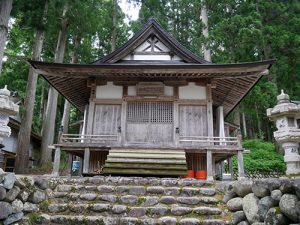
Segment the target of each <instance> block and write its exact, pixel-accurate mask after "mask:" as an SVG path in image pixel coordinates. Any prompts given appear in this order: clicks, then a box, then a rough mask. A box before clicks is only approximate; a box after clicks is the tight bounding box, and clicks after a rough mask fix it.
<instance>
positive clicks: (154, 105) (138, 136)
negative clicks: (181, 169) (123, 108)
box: [126, 101, 173, 147]
mask: <svg viewBox="0 0 300 225" xmlns="http://www.w3.org/2000/svg"><path fill="white" fill-rule="evenodd" d="M126 124H127V125H126V140H127V143H128V144H141V145H143V144H145V145H152V146H153V145H155V146H157V147H161V146H169V145H172V142H173V102H152V101H144V102H128V103H127V118H126Z"/></svg>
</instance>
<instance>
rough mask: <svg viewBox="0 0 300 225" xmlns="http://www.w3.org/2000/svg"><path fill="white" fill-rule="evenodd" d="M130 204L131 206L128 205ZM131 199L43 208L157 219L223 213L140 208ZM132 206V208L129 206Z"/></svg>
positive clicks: (53, 211)
mask: <svg viewBox="0 0 300 225" xmlns="http://www.w3.org/2000/svg"><path fill="white" fill-rule="evenodd" d="M128 203H130V204H128ZM131 203H132V202H130V200H129V199H126V203H125V204H122V205H120V204H107V203H89V204H87V203H74V204H72V203H51V204H49V205H48V206H47V208H43V209H42V211H43V212H46V213H50V214H53V215H58V214H63V215H70V214H75V215H76V214H77V213H80V214H81V215H99V214H100V215H103V216H109V215H119V216H127V215H129V216H130V217H137V218H139V217H152V218H157V217H161V216H166V215H172V216H188V215H193V216H195V217H197V216H198V217H201V218H209V217H213V218H215V217H216V216H218V215H221V214H222V211H221V210H220V209H219V208H217V207H207V206H200V205H197V206H195V205H193V207H191V206H181V205H175V204H172V205H163V204H158V205H153V203H156V202H155V200H154V201H145V202H141V203H140V206H134V204H131ZM128 205H131V206H128Z"/></svg>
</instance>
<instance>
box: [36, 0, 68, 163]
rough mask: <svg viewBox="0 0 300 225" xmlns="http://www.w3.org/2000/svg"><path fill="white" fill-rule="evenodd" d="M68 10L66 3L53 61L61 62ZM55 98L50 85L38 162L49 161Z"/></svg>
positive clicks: (55, 93) (56, 95)
mask: <svg viewBox="0 0 300 225" xmlns="http://www.w3.org/2000/svg"><path fill="white" fill-rule="evenodd" d="M67 11H68V5H67V4H66V5H65V6H64V9H63V13H62V18H61V27H60V31H59V35H58V41H57V46H56V51H55V60H54V61H55V62H56V63H62V62H63V59H64V54H65V47H66V40H67V27H68V21H67V19H66V13H67ZM57 98H58V92H57V91H56V90H55V89H54V88H53V87H52V86H50V88H49V92H48V101H47V111H46V115H45V121H44V123H43V128H42V146H41V159H40V164H41V165H42V164H45V163H49V162H51V153H52V151H51V149H49V145H52V144H53V138H54V128H55V117H56V110H57Z"/></svg>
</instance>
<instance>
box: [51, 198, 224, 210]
mask: <svg viewBox="0 0 300 225" xmlns="http://www.w3.org/2000/svg"><path fill="white" fill-rule="evenodd" d="M49 203H51V204H50V206H51V207H52V206H56V205H62V207H65V206H68V207H69V206H72V205H74V204H77V205H78V204H83V205H87V204H88V205H92V204H104V205H110V208H112V205H113V204H120V205H126V206H128V207H133V206H139V207H152V206H153V207H154V206H155V207H156V206H163V207H169V208H170V207H173V206H174V205H180V206H184V207H186V206H187V207H190V208H197V207H200V206H201V207H202V206H204V207H206V206H210V207H212V208H214V209H215V206H216V205H217V204H218V203H219V201H218V200H217V199H216V198H213V197H177V198H176V197H173V196H162V197H157V196H145V197H144V196H143V197H139V198H138V197H137V196H134V195H124V196H122V197H119V196H115V195H98V196H97V195H93V194H82V195H76V194H70V195H69V196H63V197H58V198H57V199H51V200H50V201H49ZM206 208H207V207H206ZM201 209H202V208H201ZM49 210H50V209H49ZM50 211H52V210H50Z"/></svg>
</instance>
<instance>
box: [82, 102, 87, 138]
mask: <svg viewBox="0 0 300 225" xmlns="http://www.w3.org/2000/svg"><path fill="white" fill-rule="evenodd" d="M88 112H89V105H85V107H84V114H83V124H82V131H81V134H82V135H84V134H86V128H87V119H88Z"/></svg>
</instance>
